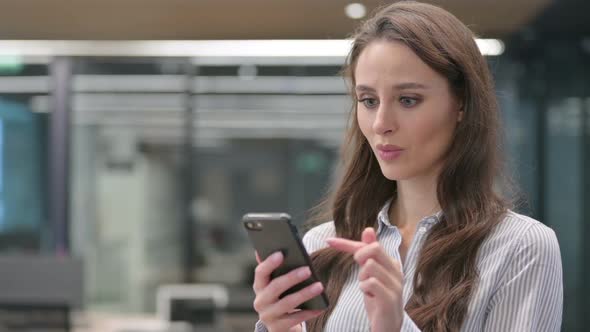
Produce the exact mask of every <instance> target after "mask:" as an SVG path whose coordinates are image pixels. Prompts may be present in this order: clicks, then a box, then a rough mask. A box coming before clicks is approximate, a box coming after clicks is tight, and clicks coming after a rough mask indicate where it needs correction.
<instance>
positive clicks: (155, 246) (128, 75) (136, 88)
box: [70, 58, 350, 328]
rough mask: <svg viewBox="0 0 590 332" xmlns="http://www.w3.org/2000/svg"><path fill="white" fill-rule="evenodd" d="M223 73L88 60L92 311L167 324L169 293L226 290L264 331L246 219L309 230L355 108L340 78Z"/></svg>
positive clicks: (86, 228) (230, 65) (76, 121)
mask: <svg viewBox="0 0 590 332" xmlns="http://www.w3.org/2000/svg"><path fill="white" fill-rule="evenodd" d="M218 61H219V60H216V59H187V58H183V59H176V58H76V59H75V60H74V66H73V68H74V72H73V76H72V119H71V137H72V140H71V177H72V178H71V181H72V183H71V196H70V199H71V227H72V248H73V252H74V254H75V255H79V256H81V257H83V258H84V262H85V288H86V296H87V306H88V309H89V310H96V311H104V312H128V313H141V312H153V311H154V309H155V293H156V291H157V289H158V287H159V286H160V285H163V284H175V283H184V282H198V283H222V284H224V285H225V286H226V287H228V288H230V289H231V294H232V295H233V296H232V297H231V298H230V308H229V310H231V311H234V312H243V313H245V314H247V316H248V317H249V318H248V319H247V323H245V325H248V326H249V328H250V327H251V326H252V325H251V324H252V323H253V319H255V316H253V315H252V309H251V304H252V300H253V294H252V290H251V278H252V269H253V266H254V265H255V260H254V255H253V250H252V248H251V246H250V244H249V242H248V241H247V238H246V234H245V232H244V230H243V228H242V225H241V223H240V219H241V217H242V215H243V214H245V213H247V212H254V211H258V212H261V211H269V212H287V213H290V214H291V215H292V216H293V217H294V221H295V222H296V223H297V224H301V223H302V221H303V220H304V219H305V217H306V212H307V211H308V210H309V209H310V208H311V207H312V206H313V205H315V204H316V203H317V202H318V201H319V199H320V197H321V196H322V195H323V194H324V193H325V191H326V190H327V187H328V185H329V183H330V180H331V174H333V169H334V167H335V161H336V157H337V153H338V143H339V142H340V140H341V138H342V134H343V128H344V125H345V122H346V119H347V117H346V113H347V112H348V110H349V107H350V105H349V101H348V97H347V96H346V95H345V86H344V81H343V80H342V79H341V78H340V77H338V76H337V73H338V71H339V69H340V67H339V65H337V64H332V63H329V64H326V63H322V62H320V63H315V62H313V61H312V60H310V61H308V62H307V63H305V62H304V63H297V62H282V63H275V62H271V63H265V62H264V61H265V60H264V59H260V61H261V62H258V60H252V59H250V60H249V62H247V63H243V62H242V60H240V59H224V60H222V61H220V62H218ZM266 61H268V60H266ZM275 61H276V60H275Z"/></svg>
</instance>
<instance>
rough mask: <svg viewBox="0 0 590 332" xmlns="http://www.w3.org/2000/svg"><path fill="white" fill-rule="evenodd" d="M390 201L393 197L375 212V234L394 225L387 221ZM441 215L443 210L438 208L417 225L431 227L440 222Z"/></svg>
mask: <svg viewBox="0 0 590 332" xmlns="http://www.w3.org/2000/svg"><path fill="white" fill-rule="evenodd" d="M392 201H393V199H389V200H388V201H387V202H385V205H383V207H382V208H381V211H379V214H377V234H380V233H381V231H382V230H383V228H394V227H396V226H394V225H392V224H391V222H390V221H389V207H390V206H391V202H392ZM442 216H443V211H442V210H440V211H438V212H437V213H435V214H433V215H430V216H428V217H424V218H423V219H422V220H420V222H419V223H418V227H420V226H427V227H428V228H430V227H432V225H434V224H436V223H438V222H440V220H441V218H442Z"/></svg>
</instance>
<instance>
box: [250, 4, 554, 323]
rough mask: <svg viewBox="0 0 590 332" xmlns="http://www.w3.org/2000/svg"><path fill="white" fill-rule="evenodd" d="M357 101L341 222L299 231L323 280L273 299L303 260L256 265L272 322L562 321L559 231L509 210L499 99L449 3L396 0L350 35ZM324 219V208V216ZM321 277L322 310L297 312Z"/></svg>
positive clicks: (337, 196) (341, 187) (260, 299)
mask: <svg viewBox="0 0 590 332" xmlns="http://www.w3.org/2000/svg"><path fill="white" fill-rule="evenodd" d="M345 73H346V76H347V78H348V79H349V82H350V83H351V95H352V97H353V99H354V101H355V106H354V107H353V115H354V117H352V118H351V119H352V121H351V125H350V126H349V130H348V141H347V142H346V144H345V145H344V146H345V147H346V149H345V151H344V160H345V166H344V167H345V168H344V172H343V177H342V180H341V181H340V182H339V184H338V186H337V188H336V190H335V191H334V193H333V196H332V198H331V200H330V202H331V203H330V204H329V205H326V206H329V211H328V214H329V215H330V216H331V218H332V219H333V222H329V223H323V224H320V225H318V226H316V227H314V228H313V229H311V230H310V231H309V232H308V233H307V234H306V235H305V237H304V244H305V246H306V248H307V250H308V251H309V252H310V253H312V260H313V265H314V268H315V269H317V270H318V271H319V272H318V273H319V275H320V279H321V280H322V281H323V285H322V284H319V283H318V284H314V285H312V286H309V287H307V288H305V289H303V290H301V291H299V292H298V293H295V294H293V295H290V296H287V297H285V298H283V299H279V298H278V295H279V294H281V293H282V292H283V291H284V290H286V289H288V288H290V287H291V286H293V285H295V284H297V283H299V282H300V281H302V280H304V279H305V278H307V277H308V276H309V271H308V270H307V269H306V268H303V269H299V270H295V271H293V272H291V273H290V274H287V275H284V276H281V277H279V278H276V279H273V280H272V281H271V280H270V273H271V272H272V271H273V270H274V269H275V268H276V267H277V266H279V265H280V264H281V261H282V257H281V254H280V253H277V254H275V255H273V256H271V257H269V258H268V259H266V260H265V261H263V262H261V263H260V264H259V265H258V267H257V269H256V273H255V281H254V290H255V293H256V299H255V302H254V307H255V310H256V311H257V312H258V314H259V317H260V321H259V322H258V323H257V327H256V328H257V330H258V331H264V330H265V329H267V330H268V331H271V332H274V331H300V330H302V329H306V330H308V331H324V330H325V331H338V332H340V331H342V332H345V331H372V332H380V331H400V330H401V331H460V330H461V331H559V329H560V325H561V315H562V302H563V286H562V269H561V259H560V253H559V246H558V243H557V239H556V237H555V234H554V232H553V231H552V230H551V229H549V228H547V227H546V226H544V225H543V224H541V223H540V222H538V221H536V220H533V219H531V218H528V217H525V216H522V215H519V214H517V213H515V212H513V211H511V210H509V205H508V203H507V202H506V201H505V200H504V199H503V198H502V197H501V195H499V194H498V193H496V191H495V189H496V188H495V184H497V180H498V177H499V176H500V175H501V174H500V166H499V165H500V153H499V151H498V145H499V144H498V141H499V137H498V136H499V135H498V134H499V132H500V128H499V120H498V107H497V102H496V99H495V92H494V88H493V83H492V79H491V75H490V73H489V71H488V67H487V64H486V61H485V59H484V58H483V56H482V55H481V53H480V52H479V50H478V48H477V45H476V44H475V41H474V35H473V33H472V32H471V31H470V30H469V29H468V28H467V27H465V25H463V24H462V23H461V22H460V21H459V20H457V19H456V18H455V17H454V16H453V15H451V14H450V13H448V12H446V11H444V10H442V9H440V8H438V7H435V6H432V5H427V4H421V3H416V2H399V3H395V4H393V5H391V6H389V7H386V8H385V9H383V10H381V11H380V12H379V13H377V14H376V15H375V16H374V17H373V18H371V19H369V20H368V21H367V22H365V24H364V25H362V27H361V28H360V30H359V31H358V33H357V34H356V36H355V38H354V43H353V47H352V50H351V52H350V54H349V57H348V61H347V67H346V71H345ZM324 220H329V219H324ZM323 288H325V291H326V293H327V294H328V297H329V299H330V303H331V304H332V305H331V306H330V307H329V308H328V309H327V310H326V311H324V312H315V311H306V310H305V311H296V310H295V309H294V308H296V307H297V306H298V305H299V304H300V303H302V302H304V301H306V300H307V299H309V298H312V297H314V296H316V295H317V294H319V293H320V292H321V291H322V289H323Z"/></svg>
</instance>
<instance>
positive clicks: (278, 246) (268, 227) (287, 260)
mask: <svg viewBox="0 0 590 332" xmlns="http://www.w3.org/2000/svg"><path fill="white" fill-rule="evenodd" d="M242 222H243V224H244V227H245V228H246V231H247V232H248V237H249V238H250V241H251V242H252V244H253V246H254V249H256V252H258V256H259V257H260V259H261V260H265V259H266V258H267V257H268V256H270V255H271V254H273V253H275V252H277V251H280V252H282V253H283V257H284V259H283V263H282V264H281V266H279V267H278V268H277V269H276V270H275V271H273V273H272V274H271V278H276V277H278V276H281V275H283V274H285V273H288V272H290V271H292V270H293V269H296V268H298V267H302V266H309V268H310V270H311V276H310V277H309V278H308V279H307V280H305V281H302V282H301V283H299V284H297V285H295V286H293V287H291V288H290V289H288V290H287V291H285V292H284V293H283V294H281V295H280V296H279V298H283V297H284V296H286V295H288V294H291V293H294V292H297V291H299V290H301V289H303V288H305V287H307V286H309V285H311V284H313V283H315V282H317V281H319V279H318V278H317V276H316V273H315V272H314V271H313V267H312V266H311V260H310V259H309V255H308V254H307V250H305V247H304V246H303V243H302V242H301V238H300V237H299V234H298V232H297V228H296V227H295V226H294V225H293V224H292V223H291V216H289V215H288V214H286V213H248V214H246V215H244V217H243V218H242ZM327 307H328V297H327V296H326V294H325V293H324V292H322V293H321V294H320V295H318V296H316V297H314V298H313V299H311V300H308V301H306V302H304V303H303V304H301V305H300V306H299V307H298V308H297V309H302V310H321V309H325V308H327Z"/></svg>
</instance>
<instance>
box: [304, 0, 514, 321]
mask: <svg viewBox="0 0 590 332" xmlns="http://www.w3.org/2000/svg"><path fill="white" fill-rule="evenodd" d="M474 38H475V36H474V34H473V32H471V31H470V30H469V29H468V28H467V27H466V26H465V25H464V24H463V23H461V22H460V21H459V20H458V19H457V18H456V17H454V16H453V15H452V14H450V13H448V12H447V11H445V10H443V9H441V8H439V7H436V6H433V5H428V4H422V3H417V2H413V1H403V2H398V3H395V4H392V5H390V6H387V7H385V8H383V9H382V10H380V11H379V12H378V13H377V14H376V15H374V16H373V17H372V18H370V19H369V20H367V21H366V22H364V24H362V25H361V26H360V28H359V30H358V31H357V32H356V34H355V36H354V42H353V46H352V49H351V51H350V54H349V56H348V59H347V63H346V66H345V69H344V74H345V77H346V78H347V80H348V82H349V83H350V89H351V91H350V93H351V96H352V98H353V101H354V106H353V109H352V112H351V116H350V119H349V126H348V130H347V138H346V141H345V143H344V145H343V150H342V158H343V167H344V168H343V172H342V174H341V178H340V180H339V181H338V182H337V184H336V188H335V190H333V192H332V194H331V196H330V197H329V198H328V199H326V200H325V201H324V202H323V203H322V204H320V205H319V207H318V209H319V210H320V211H323V212H324V213H321V212H320V213H316V216H315V218H312V221H311V223H312V224H315V223H317V222H318V221H319V220H320V219H321V220H323V221H324V222H325V221H326V220H329V219H326V218H331V219H332V220H334V226H335V230H336V235H337V236H339V237H344V238H349V239H355V240H359V239H360V237H361V233H362V231H363V229H364V228H366V227H373V226H375V223H376V220H377V214H378V212H379V211H380V209H381V208H382V207H383V205H384V204H385V203H386V202H387V201H388V200H389V199H391V198H392V197H393V199H394V200H395V196H396V182H395V181H391V180H388V179H387V178H385V177H384V175H383V174H382V172H381V170H380V168H379V164H378V162H377V160H376V159H375V156H374V154H373V152H372V151H371V147H370V146H369V144H368V142H367V140H366V139H365V137H364V136H363V135H362V133H361V131H360V128H359V126H358V123H357V121H356V112H357V102H356V96H355V93H354V92H353V91H352V89H354V86H355V76H354V70H355V66H356V62H357V60H358V57H359V55H360V54H361V52H362V51H363V50H364V49H365V48H366V47H367V45H369V44H370V43H371V42H373V41H376V40H387V41H397V42H402V43H404V44H405V45H406V46H408V47H409V48H410V49H412V50H413V51H414V53H416V55H417V56H418V57H420V59H421V60H422V61H423V62H424V63H426V64H427V65H428V66H430V67H431V68H433V69H434V70H435V71H437V72H438V73H440V74H441V75H443V76H444V77H446V78H447V80H448V82H449V84H450V86H451V89H452V91H453V93H454V95H455V97H456V98H457V100H459V101H460V104H461V105H462V107H463V111H464V114H463V119H462V121H461V122H459V123H458V125H457V128H456V129H455V133H454V138H453V142H452V143H451V146H450V147H449V151H448V153H447V155H446V158H445V162H444V166H443V169H442V171H441V174H440V175H439V177H438V184H437V196H438V202H439V204H440V206H441V208H442V211H443V216H442V218H441V220H440V222H439V223H437V224H436V225H434V226H433V228H432V229H431V231H430V233H429V234H428V236H427V239H426V241H425V244H424V247H423V248H422V251H421V254H420V257H419V259H418V263H417V268H416V273H415V276H414V290H413V295H412V297H411V298H410V300H409V302H408V304H407V305H406V308H405V309H406V311H407V312H408V314H409V315H410V317H411V318H412V319H413V320H414V322H415V323H416V324H417V325H418V326H419V327H420V328H421V329H422V330H423V331H458V330H459V329H460V328H461V325H462V324H463V321H464V320H465V316H466V314H467V308H468V305H469V301H470V298H471V294H472V292H473V289H474V288H475V287H476V285H477V281H478V279H479V276H478V272H477V267H476V256H477V252H478V249H479V247H480V246H481V244H482V242H483V241H484V239H485V238H486V236H487V235H488V234H489V233H490V232H491V231H492V229H493V228H494V226H495V225H496V224H497V223H498V222H499V220H501V216H502V214H504V213H505V211H506V209H507V208H508V203H507V201H506V200H504V199H503V198H502V196H501V195H500V194H498V193H496V192H495V190H494V184H495V181H496V180H497V179H498V177H499V176H501V175H502V174H501V171H500V170H501V164H502V163H501V158H500V156H501V153H500V148H499V147H500V139H499V126H500V124H499V114H498V106H497V101H496V97H495V92H494V86H493V82H492V78H491V74H490V72H489V69H488V65H487V63H486V60H485V59H484V57H483V56H482V54H481V53H480V51H479V49H478V47H477V45H476V43H475V40H474ZM317 211H318V210H316V212H317ZM312 261H313V265H314V267H315V268H316V270H317V271H318V274H319V277H320V279H321V280H322V281H323V282H324V286H325V288H326V292H327V295H328V298H329V299H330V302H331V304H332V305H331V307H330V308H329V309H328V310H327V311H326V312H325V313H323V314H322V315H321V316H319V317H318V318H316V319H314V320H311V321H309V322H308V328H309V329H310V330H311V331H321V330H323V328H324V327H325V325H326V322H327V320H328V317H329V315H330V314H331V312H332V310H333V308H334V305H335V304H336V302H337V300H338V297H339V295H340V292H341V290H342V287H343V285H344V283H345V281H346V279H347V278H348V277H350V273H351V271H352V269H353V267H354V265H355V264H356V263H355V262H354V260H353V259H352V257H351V256H350V255H347V254H343V253H340V252H337V251H335V250H333V249H331V248H325V249H322V250H319V251H317V252H315V253H313V254H312Z"/></svg>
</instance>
